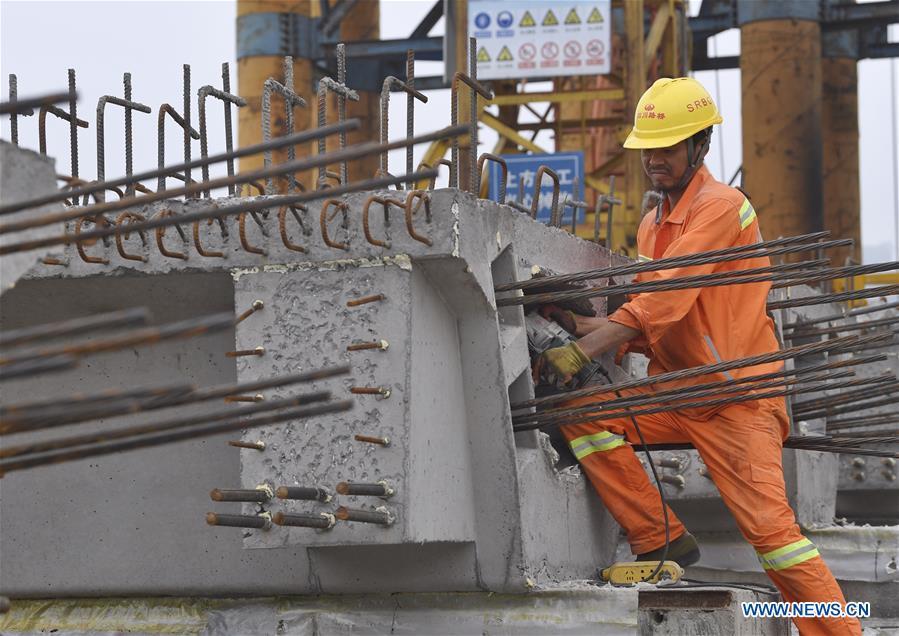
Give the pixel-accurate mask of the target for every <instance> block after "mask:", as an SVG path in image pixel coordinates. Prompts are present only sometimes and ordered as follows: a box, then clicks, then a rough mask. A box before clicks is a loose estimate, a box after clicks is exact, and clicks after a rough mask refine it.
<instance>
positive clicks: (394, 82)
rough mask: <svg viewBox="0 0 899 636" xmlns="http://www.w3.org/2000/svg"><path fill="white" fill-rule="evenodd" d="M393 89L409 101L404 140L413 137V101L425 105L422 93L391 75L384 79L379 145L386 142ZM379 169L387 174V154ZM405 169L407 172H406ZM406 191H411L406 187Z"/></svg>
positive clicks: (383, 154)
mask: <svg viewBox="0 0 899 636" xmlns="http://www.w3.org/2000/svg"><path fill="white" fill-rule="evenodd" d="M412 54H413V53H412V50H411V49H410V50H409V51H408V52H407V55H412ZM406 69H407V72H408V69H409V66H408V61H407V66H406ZM393 88H397V89H399V90H402V91H405V92H406V94H407V95H408V98H409V101H408V102H407V107H406V138H407V139H411V138H412V136H413V131H412V130H411V127H412V122H410V121H409V120H410V117H411V115H410V113H411V112H412V111H411V110H410V108H414V100H415V99H418V100H419V101H421V102H422V103H427V101H428V97H427V95H425V94H424V93H420V92H418V91H417V90H415V89H414V88H413V87H412V86H410V85H409V84H408V83H406V82H404V81H402V80H401V79H399V78H397V77H394V76H393V75H388V76H387V77H385V78H384V82H383V83H382V84H381V113H380V114H381V117H380V122H379V123H380V139H381V143H382V144H383V143H385V142H386V141H387V137H388V133H389V115H390V91H391V89H393ZM410 103H411V104H413V106H412V107H410V106H408V104H410ZM411 150H412V149H411V147H409V148H407V149H406V155H407V156H406V166H407V167H408V166H409V165H411V163H412V157H411V154H410V153H411ZM379 159H380V169H381V174H389V173H390V172H389V170H388V163H387V153H386V152H382V153H381V156H380V158H379ZM408 171H409V170H408V168H407V172H408ZM407 189H412V188H410V187H407Z"/></svg>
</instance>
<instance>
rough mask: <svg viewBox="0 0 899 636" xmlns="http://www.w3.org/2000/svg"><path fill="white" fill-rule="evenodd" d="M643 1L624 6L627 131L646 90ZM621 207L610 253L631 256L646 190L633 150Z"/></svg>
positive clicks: (628, 153)
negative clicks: (625, 253) (620, 252)
mask: <svg viewBox="0 0 899 636" xmlns="http://www.w3.org/2000/svg"><path fill="white" fill-rule="evenodd" d="M643 15H644V14H643V0H628V1H627V2H625V3H624V30H625V39H626V46H627V56H626V59H625V78H624V82H625V83H624V93H625V106H624V112H625V116H626V118H627V119H626V121H627V122H628V123H627V125H626V129H627V131H630V129H631V127H632V126H633V122H634V110H635V109H636V108H637V102H638V101H640V96H641V95H642V94H643V91H644V90H646V58H645V51H644V45H643ZM624 174H625V188H624V206H623V208H622V209H621V211H620V212H617V211H616V214H615V215H613V217H612V240H611V242H610V243H609V245H610V246H611V248H612V249H613V250H618V249H621V248H624V249H626V250H627V252H628V253H629V254H631V255H635V251H636V245H637V240H636V239H637V226H638V225H639V223H640V211H641V210H640V207H641V205H640V204H641V202H642V200H643V192H644V191H645V190H646V175H645V174H644V172H643V164H642V162H641V161H640V153H639V152H638V151H636V150H627V151H625V157H624Z"/></svg>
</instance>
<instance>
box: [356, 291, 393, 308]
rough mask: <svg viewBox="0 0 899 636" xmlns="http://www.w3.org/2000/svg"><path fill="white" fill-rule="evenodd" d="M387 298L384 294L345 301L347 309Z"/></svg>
mask: <svg viewBox="0 0 899 636" xmlns="http://www.w3.org/2000/svg"><path fill="white" fill-rule="evenodd" d="M386 298H387V297H386V296H384V294H374V295H372V296H363V297H362V298H354V299H353V300H348V301H346V306H347V307H358V306H359V305H367V304H368V303H377V302H381V301H382V300H385V299H386Z"/></svg>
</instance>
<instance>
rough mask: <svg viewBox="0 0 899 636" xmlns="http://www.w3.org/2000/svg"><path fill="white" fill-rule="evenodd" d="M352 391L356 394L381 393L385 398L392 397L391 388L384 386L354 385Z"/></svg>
mask: <svg viewBox="0 0 899 636" xmlns="http://www.w3.org/2000/svg"><path fill="white" fill-rule="evenodd" d="M350 393H353V394H355V395H380V396H381V397H383V398H389V397H390V389H388V388H386V387H383V386H353V387H350Z"/></svg>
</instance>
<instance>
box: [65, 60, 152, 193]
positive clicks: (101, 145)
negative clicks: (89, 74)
mask: <svg viewBox="0 0 899 636" xmlns="http://www.w3.org/2000/svg"><path fill="white" fill-rule="evenodd" d="M122 81H123V83H124V85H125V99H122V98H121V97H116V96H114V95H103V96H102V97H101V98H100V99H99V100H98V101H97V181H99V182H101V183H102V182H104V181H105V180H106V132H105V126H104V119H105V112H106V104H113V105H115V106H121V107H122V108H124V109H125V151H126V152H125V183H126V184H127V190H126V194H127V193H129V192H130V193H133V192H134V183H135V181H136V180H135V179H133V178H132V170H131V111H132V110H136V111H139V112H142V113H147V114H149V113H152V112H153V109H151V108H150V107H149V106H147V105H145V104H141V103H138V102H134V101H131V73H124V74H123V76H122ZM72 176H75V175H72ZM107 187H108V186H107ZM93 194H95V195H96V196H97V198H99V199H100V200H101V201H105V200H106V192H105V188H104V189H99V190H96V191H94V192H93Z"/></svg>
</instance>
